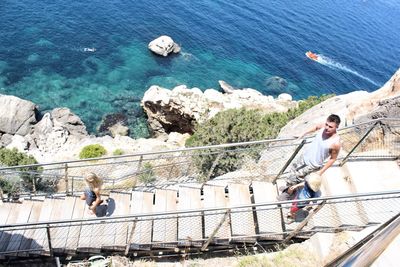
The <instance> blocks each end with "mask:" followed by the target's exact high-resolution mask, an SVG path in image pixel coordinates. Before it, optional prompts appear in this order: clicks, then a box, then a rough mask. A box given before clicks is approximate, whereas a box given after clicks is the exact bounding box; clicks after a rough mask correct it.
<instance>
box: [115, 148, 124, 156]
mask: <svg viewBox="0 0 400 267" xmlns="http://www.w3.org/2000/svg"><path fill="white" fill-rule="evenodd" d="M123 154H124V151H123V150H122V149H121V148H117V149H115V150H114V152H113V155H114V156H121V155H123Z"/></svg>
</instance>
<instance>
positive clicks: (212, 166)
mask: <svg viewBox="0 0 400 267" xmlns="http://www.w3.org/2000/svg"><path fill="white" fill-rule="evenodd" d="M223 153H224V152H220V153H219V154H218V155H217V157H216V158H215V160H214V162H213V164H212V165H211V168H210V171H209V172H208V174H207V177H206V180H205V182H207V181H209V180H210V177H211V175H212V173H213V171H214V169H215V167H217V164H218V162H219V160H220V159H221V157H222V154H223Z"/></svg>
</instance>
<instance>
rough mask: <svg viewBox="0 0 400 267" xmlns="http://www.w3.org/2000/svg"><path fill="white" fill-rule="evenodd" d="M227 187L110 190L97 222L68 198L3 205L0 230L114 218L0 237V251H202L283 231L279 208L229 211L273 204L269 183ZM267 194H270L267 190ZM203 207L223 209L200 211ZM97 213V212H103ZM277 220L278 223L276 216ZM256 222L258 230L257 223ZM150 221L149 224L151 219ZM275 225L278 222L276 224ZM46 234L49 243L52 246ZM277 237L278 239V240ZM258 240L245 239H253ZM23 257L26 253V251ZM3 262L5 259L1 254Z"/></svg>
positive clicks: (81, 204) (1, 233) (81, 203)
mask: <svg viewBox="0 0 400 267" xmlns="http://www.w3.org/2000/svg"><path fill="white" fill-rule="evenodd" d="M227 189H228V190H227V192H229V193H227V192H226V188H225V187H222V186H213V185H205V186H203V188H202V187H201V185H200V184H198V185H193V184H192V185H190V186H184V185H182V186H179V189H178V190H165V189H157V190H156V191H155V192H154V193H151V192H142V191H132V192H129V193H121V192H111V194H110V195H109V201H108V203H107V202H105V201H104V203H103V204H102V205H101V206H100V207H99V208H98V210H99V212H101V213H102V214H100V216H104V217H96V216H95V215H91V214H89V213H88V208H87V205H86V204H85V201H82V200H80V199H79V197H74V196H67V197H60V198H45V199H36V200H29V199H26V200H24V201H23V202H22V203H6V202H5V203H1V204H0V225H10V224H15V223H18V224H22V223H34V222H52V221H62V220H64V221H65V220H79V219H90V218H111V220H109V219H108V220H104V221H94V222H90V223H86V222H79V223H69V224H66V223H64V224H58V225H56V226H57V227H54V224H52V227H50V229H49V231H48V232H47V230H46V227H45V226H46V225H42V226H40V227H37V226H36V229H27V230H18V231H11V230H5V231H0V253H3V254H11V253H12V252H14V251H15V252H16V253H17V252H18V253H19V255H21V256H24V255H28V254H30V255H32V254H33V255H35V254H44V255H48V254H49V253H50V246H51V252H52V253H56V254H74V253H77V252H93V253H94V252H100V251H102V250H110V251H127V252H128V251H129V250H135V249H142V250H148V249H150V248H168V247H171V248H172V247H179V246H195V247H201V246H203V245H204V243H205V242H206V241H207V240H208V241H209V243H210V244H221V243H226V242H229V240H231V239H232V237H241V236H255V235H256V234H262V233H276V232H280V233H281V232H282V231H283V229H282V225H281V223H280V221H281V217H280V212H279V210H273V211H272V212H271V211H265V210H253V209H252V208H251V207H250V208H244V209H242V210H240V211H236V212H235V213H232V212H228V209H229V208H230V207H232V206H240V205H246V204H253V203H260V202H268V201H269V202H273V201H275V200H276V195H277V192H276V189H274V187H273V186H272V184H270V183H264V182H254V184H253V185H252V190H253V191H254V194H251V193H250V185H249V184H228V188H227ZM266 189H267V190H269V191H268V193H267V194H266V191H265V190H266ZM204 208H224V209H223V210H213V211H207V212H204V213H203V212H196V211H195V210H199V209H204ZM189 210H192V212H188V213H183V214H179V216H177V215H176V214H174V215H171V216H169V217H166V216H161V217H160V216H147V217H144V218H145V219H143V220H134V218H135V217H132V218H131V219H130V220H118V221H116V220H112V218H113V217H116V216H121V215H129V214H130V215H143V214H154V213H164V212H171V213H173V212H175V213H176V212H180V211H189ZM98 215H99V214H98ZM271 216H273V217H274V218H271ZM257 217H258V219H257V220H258V225H256V222H255V218H257ZM146 218H147V219H146ZM271 222H278V223H271ZM48 235H50V237H51V242H50V244H49V242H48ZM274 238H276V237H274ZM255 240H256V239H255V238H254V237H252V238H247V239H242V241H255ZM21 251H24V252H23V253H22V252H21ZM0 256H1V254H0Z"/></svg>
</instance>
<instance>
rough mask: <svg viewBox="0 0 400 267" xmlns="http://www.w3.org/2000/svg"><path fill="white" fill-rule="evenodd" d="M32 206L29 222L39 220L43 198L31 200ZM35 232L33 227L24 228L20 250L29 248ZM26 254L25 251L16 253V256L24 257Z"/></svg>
mask: <svg viewBox="0 0 400 267" xmlns="http://www.w3.org/2000/svg"><path fill="white" fill-rule="evenodd" d="M25 201H27V200H25ZM32 202H33V206H32V211H31V215H30V216H29V220H28V222H29V223H33V222H37V221H39V216H40V212H41V210H42V205H43V200H32ZM34 233H35V229H28V230H25V233H24V236H25V239H24V241H23V242H21V246H20V250H29V249H30V247H31V244H32V239H33V236H34ZM27 255H28V253H27V252H22V253H18V256H23V257H26V256H27Z"/></svg>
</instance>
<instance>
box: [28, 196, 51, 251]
mask: <svg viewBox="0 0 400 267" xmlns="http://www.w3.org/2000/svg"><path fill="white" fill-rule="evenodd" d="M53 205H54V202H53V199H50V198H46V199H45V200H44V202H43V205H42V209H41V211H40V215H39V222H47V221H50V216H51V211H52V209H53ZM31 250H33V251H31V252H30V254H46V253H48V252H49V241H48V240H47V232H46V227H45V226H41V227H39V228H37V229H36V230H35V233H34V235H33V241H32V244H31Z"/></svg>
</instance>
